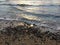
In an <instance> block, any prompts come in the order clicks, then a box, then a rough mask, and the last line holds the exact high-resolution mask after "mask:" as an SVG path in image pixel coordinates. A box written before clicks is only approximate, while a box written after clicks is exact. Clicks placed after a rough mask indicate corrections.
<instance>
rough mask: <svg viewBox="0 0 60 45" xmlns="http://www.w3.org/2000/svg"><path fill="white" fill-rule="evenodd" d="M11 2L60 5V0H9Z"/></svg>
mask: <svg viewBox="0 0 60 45" xmlns="http://www.w3.org/2000/svg"><path fill="white" fill-rule="evenodd" d="M0 1H5V0H0ZM9 2H10V3H14V4H30V5H50V4H58V5H60V0H9Z"/></svg>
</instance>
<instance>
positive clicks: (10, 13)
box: [0, 4, 60, 30]
mask: <svg viewBox="0 0 60 45" xmlns="http://www.w3.org/2000/svg"><path fill="white" fill-rule="evenodd" d="M0 19H3V20H18V21H23V22H27V23H31V24H36V25H38V26H46V27H49V28H54V29H56V30H60V6H59V5H25V6H20V5H4V4H3V5H2V4H0Z"/></svg>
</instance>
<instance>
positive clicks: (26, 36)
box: [0, 21, 60, 45]
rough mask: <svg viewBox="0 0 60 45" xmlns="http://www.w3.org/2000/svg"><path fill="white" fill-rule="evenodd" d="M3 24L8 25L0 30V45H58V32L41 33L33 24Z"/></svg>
mask: <svg viewBox="0 0 60 45" xmlns="http://www.w3.org/2000/svg"><path fill="white" fill-rule="evenodd" d="M2 22H3V21H2ZM5 22H6V23H5V24H7V23H9V24H10V25H9V26H6V27H4V28H3V29H2V30H0V45H60V32H58V33H57V32H56V33H52V32H49V31H46V32H42V29H40V28H38V27H37V26H36V25H35V24H33V25H31V24H28V23H26V22H19V21H13V22H12V21H8V22H7V21H5ZM14 24H15V25H14ZM2 27H3V26H2ZM43 28H44V27H43Z"/></svg>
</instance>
